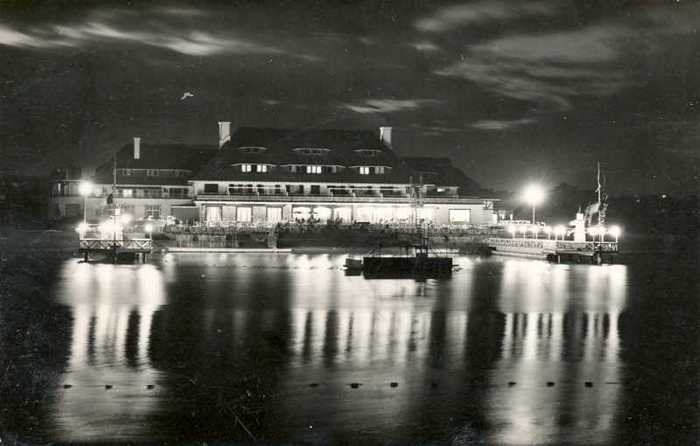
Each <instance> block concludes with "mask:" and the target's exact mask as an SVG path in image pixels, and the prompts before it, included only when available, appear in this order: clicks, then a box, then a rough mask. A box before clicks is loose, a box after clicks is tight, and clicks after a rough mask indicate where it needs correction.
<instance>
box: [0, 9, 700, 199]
mask: <svg viewBox="0 0 700 446" xmlns="http://www.w3.org/2000/svg"><path fill="white" fill-rule="evenodd" d="M687 3H688V4H687ZM15 4H16V5H17V6H16V7H15V8H14V9H13V8H8V6H7V4H4V5H2V4H0V13H1V15H0V107H1V108H0V149H1V150H2V151H3V154H2V155H3V161H4V166H3V167H4V168H5V169H33V171H35V172H38V171H42V170H46V169H48V168H50V167H53V166H55V165H60V164H61V163H65V162H68V161H75V162H84V161H87V162H89V163H92V164H94V163H96V162H99V161H101V160H103V159H104V158H105V156H108V154H109V153H110V152H111V151H112V150H114V148H115V147H118V146H121V145H122V144H123V143H124V141H128V140H129V139H130V138H131V136H134V135H137V134H138V135H141V136H142V137H143V138H144V139H145V140H160V141H166V142H175V141H183V142H202V141H204V142H207V141H210V142H211V141H214V140H215V138H216V134H215V132H216V124H215V123H216V121H219V120H222V119H230V120H231V121H233V123H234V125H261V126H280V127H301V126H311V127H376V126H379V125H393V126H394V127H395V128H396V130H395V131H394V139H395V140H396V148H397V150H399V151H401V152H403V153H405V154H413V155H418V154H436V155H448V156H451V157H452V158H454V159H455V161H456V162H457V163H458V164H459V165H460V166H462V167H464V168H465V169H466V170H467V172H468V173H469V174H470V175H472V176H474V177H475V178H476V179H478V180H479V181H481V182H482V183H484V184H485V185H487V186H493V187H498V188H505V187H517V186H518V185H519V184H521V182H522V181H523V177H526V176H532V177H538V178H545V179H548V181H551V182H553V183H556V182H558V181H570V182H580V183H582V182H588V180H589V178H590V172H589V171H590V170H591V169H593V167H592V166H595V162H596V161H597V160H598V159H600V160H601V161H603V163H604V166H605V167H606V169H609V171H610V172H616V173H618V174H616V175H615V181H614V182H612V183H611V187H612V188H617V189H618V190H620V191H631V190H661V189H665V188H666V187H672V186H673V187H675V186H674V185H677V184H688V183H687V181H692V178H693V177H697V170H698V162H699V160H698V156H697V153H698V152H697V150H696V148H697V147H698V143H699V142H700V136H698V134H699V131H698V126H699V125H700V124H699V123H700V113H698V109H700V107H699V106H696V105H694V104H698V103H700V78H697V76H695V73H697V72H699V70H700V60H698V59H697V58H696V57H695V55H696V54H698V53H699V52H700V36H699V35H698V30H697V27H698V24H700V5H698V4H697V3H695V4H690V2H680V3H673V4H670V3H668V4H667V3H662V2H629V1H600V2H595V1H594V2H591V1H576V0H561V1H559V0H551V1H517V0H476V1H463V2H453V3H450V4H445V3H442V2H432V1H427V2H418V3H415V2H400V1H396V2H394V1H382V2H375V1H370V0H365V1H360V2H341V1H337V2H335V1H333V2H291V1H272V0H270V1H260V2H235V3H233V4H228V3H212V4H205V3H201V2H198V3H190V4H187V3H177V4H175V3H158V2H148V3H144V4H138V5H134V6H128V4H126V3H123V2H113V3H99V4H90V5H87V6H86V5H84V4H78V3H75V2H62V1H59V2H47V3H37V2H18V3H15ZM185 92H191V93H192V94H193V96H188V97H187V98H186V100H180V98H181V97H183V94H184V93H185ZM690 104H693V105H690ZM621 172H624V173H625V174H624V175H622V174H620V173H621ZM671 179H672V180H671ZM586 184H587V183H586Z"/></svg>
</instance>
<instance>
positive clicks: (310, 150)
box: [292, 147, 331, 156]
mask: <svg viewBox="0 0 700 446" xmlns="http://www.w3.org/2000/svg"><path fill="white" fill-rule="evenodd" d="M292 150H293V151H295V152H296V153H298V154H300V155H310V156H314V155H315V156H319V155H325V154H326V153H328V152H330V151H331V149H329V148H326V147H295V148H293V149H292Z"/></svg>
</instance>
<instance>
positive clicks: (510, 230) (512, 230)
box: [508, 225, 517, 238]
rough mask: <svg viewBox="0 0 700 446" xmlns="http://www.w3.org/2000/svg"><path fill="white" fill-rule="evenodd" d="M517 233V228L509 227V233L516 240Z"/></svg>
mask: <svg viewBox="0 0 700 446" xmlns="http://www.w3.org/2000/svg"><path fill="white" fill-rule="evenodd" d="M516 231H517V229H516V227H515V226H513V225H510V226H508V232H510V234H511V235H512V236H513V238H515V232H516Z"/></svg>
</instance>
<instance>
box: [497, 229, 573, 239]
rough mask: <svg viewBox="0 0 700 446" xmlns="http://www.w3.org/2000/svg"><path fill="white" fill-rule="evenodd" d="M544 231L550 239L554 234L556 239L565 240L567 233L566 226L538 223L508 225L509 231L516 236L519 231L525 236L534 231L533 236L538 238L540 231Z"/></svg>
mask: <svg viewBox="0 0 700 446" xmlns="http://www.w3.org/2000/svg"><path fill="white" fill-rule="evenodd" d="M540 231H541V232H543V233H544V234H545V235H546V236H547V240H550V239H551V238H552V236H554V240H559V239H561V240H564V236H565V235H566V228H565V227H564V226H555V227H551V226H537V225H532V226H526V225H519V226H516V225H511V226H508V232H510V234H511V235H512V236H513V238H515V236H516V234H517V233H521V234H522V235H523V238H525V237H526V236H527V234H528V233H532V236H533V237H534V238H538V236H539V233H540Z"/></svg>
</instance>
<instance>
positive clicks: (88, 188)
mask: <svg viewBox="0 0 700 446" xmlns="http://www.w3.org/2000/svg"><path fill="white" fill-rule="evenodd" d="M93 187H94V186H93V185H92V183H91V182H89V181H81V182H80V185H78V192H79V193H80V195H82V196H83V197H87V196H88V195H90V194H91V193H92V190H93Z"/></svg>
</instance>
